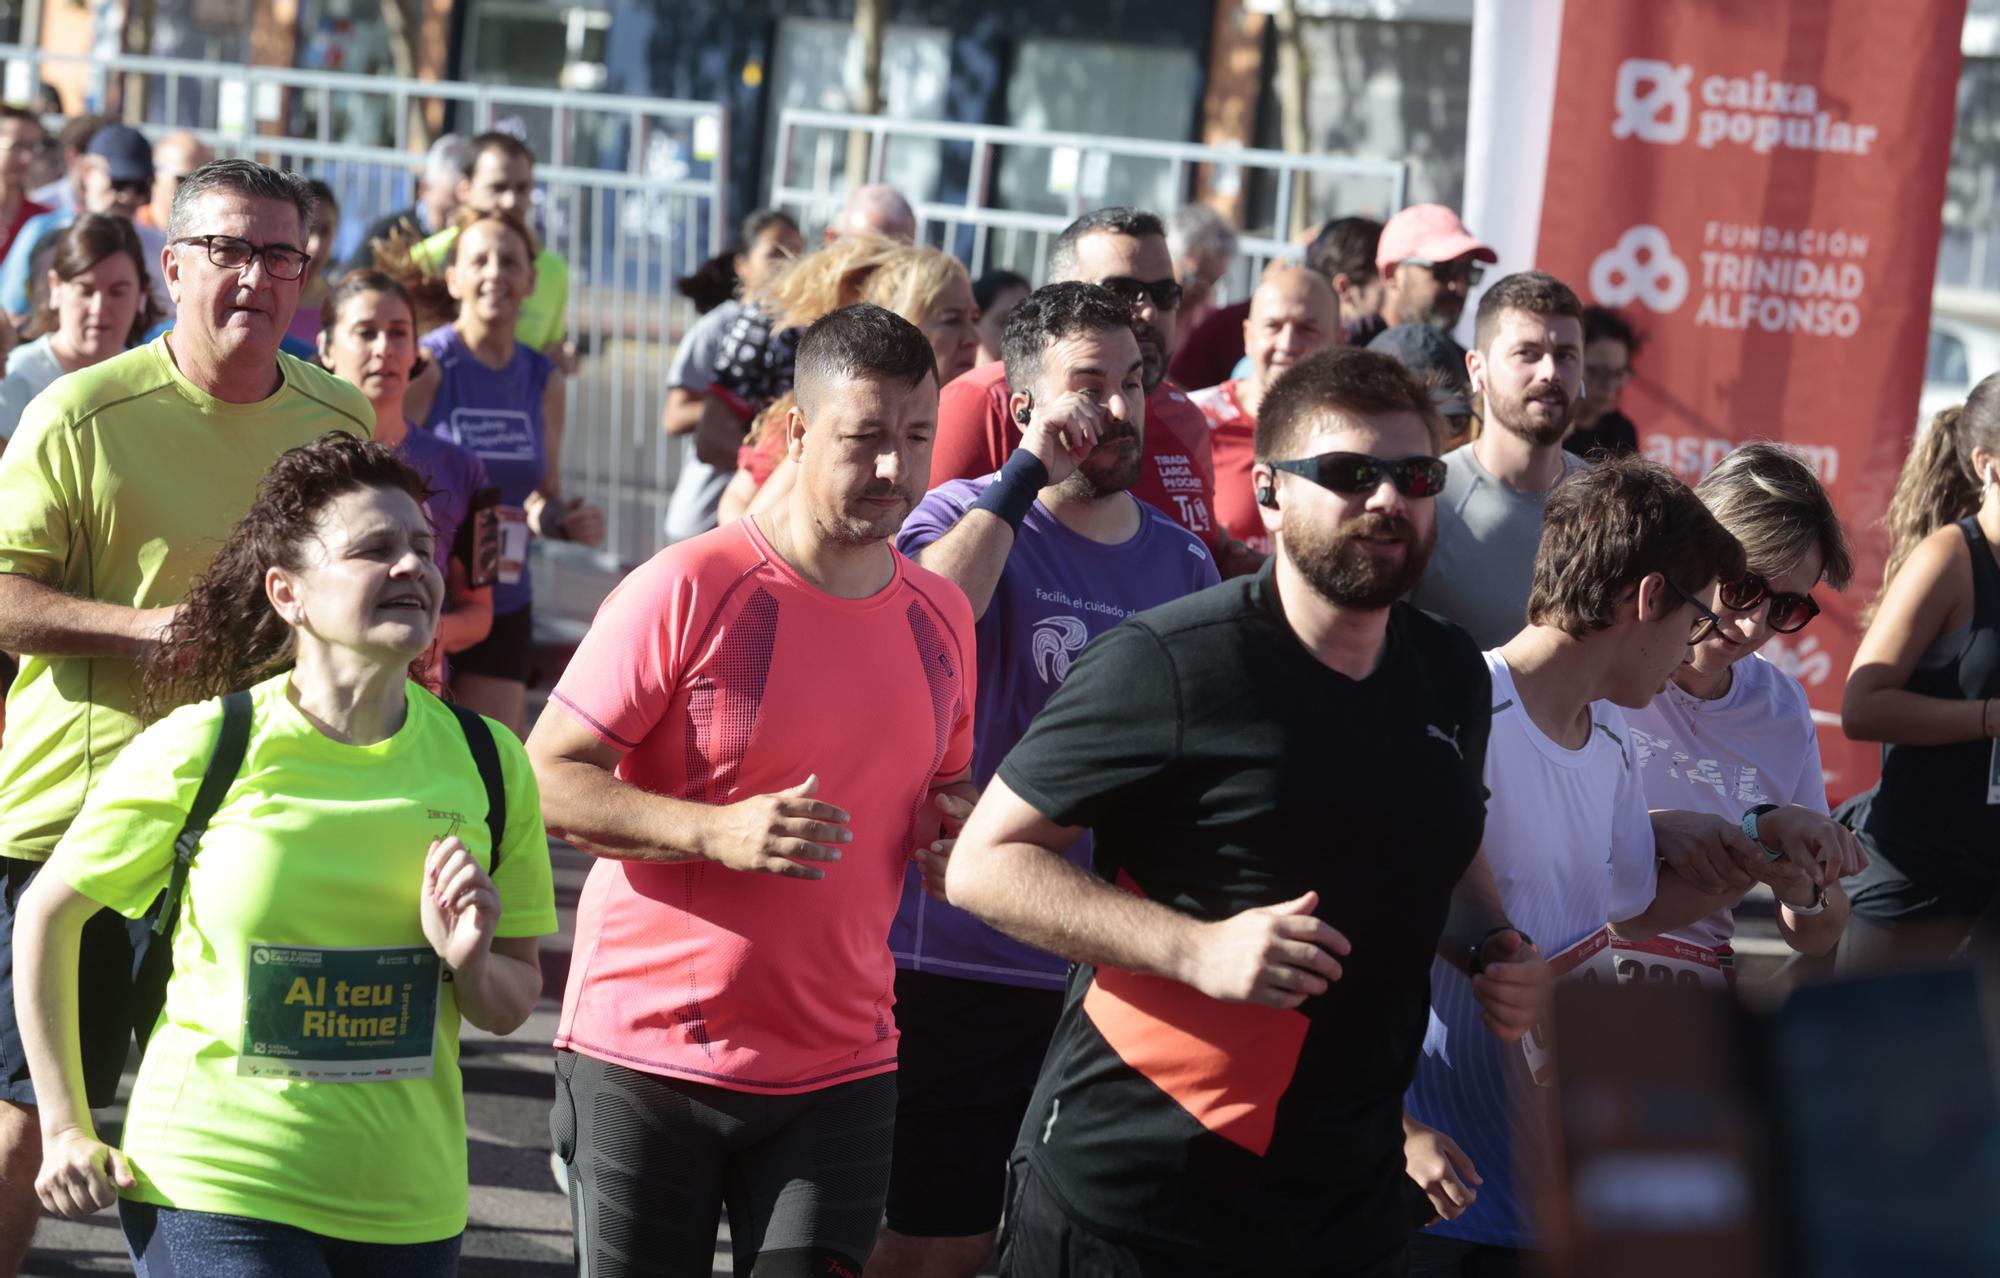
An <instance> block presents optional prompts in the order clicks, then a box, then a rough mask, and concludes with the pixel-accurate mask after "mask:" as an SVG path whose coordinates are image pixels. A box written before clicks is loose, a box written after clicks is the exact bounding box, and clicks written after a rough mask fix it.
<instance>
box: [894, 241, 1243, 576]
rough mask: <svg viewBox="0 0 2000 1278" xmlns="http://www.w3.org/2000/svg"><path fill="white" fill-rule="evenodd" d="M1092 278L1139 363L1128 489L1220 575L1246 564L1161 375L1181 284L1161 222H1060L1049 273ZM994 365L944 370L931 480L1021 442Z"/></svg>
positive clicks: (966, 474)
mask: <svg viewBox="0 0 2000 1278" xmlns="http://www.w3.org/2000/svg"><path fill="white" fill-rule="evenodd" d="M1066 280H1078V281H1081V282H1083V283H1085V284H1097V285H1100V286H1102V287H1104V288H1106V289H1108V290H1110V292H1111V293H1112V295H1113V296H1115V297H1117V298H1118V299H1119V300H1120V301H1122V302H1124V303H1125V305H1126V307H1127V308H1128V309H1129V311H1130V313H1131V317H1132V331H1133V333H1134V334H1135V335H1136V336H1137V337H1138V339H1139V354H1140V356H1141V358H1142V359H1143V360H1144V361H1145V367H1144V377H1145V384H1146V425H1147V430H1146V443H1145V447H1146V455H1145V464H1144V466H1143V467H1142V468H1141V470H1140V472H1139V480H1138V482H1137V483H1136V484H1134V485H1133V488H1132V495H1133V496H1134V497H1137V498H1138V499H1139V500H1141V501H1143V502H1145V503H1146V504H1147V505H1149V506H1152V507H1154V508H1156V509H1158V510H1160V511H1163V512H1165V514H1166V515H1167V517H1168V518H1169V519H1172V520H1173V521H1174V522H1175V523H1178V524H1179V525H1181V526H1182V527H1183V528H1186V529H1187V530H1188V531H1189V532H1191V533H1193V534H1194V535H1195V536H1197V537H1199V538H1201V540H1202V544H1203V545H1205V546H1207V547H1208V548H1209V551H1210V553H1212V554H1213V555H1214V556H1215V561H1216V566H1217V567H1218V568H1219V569H1220V570H1221V572H1222V575H1223V576H1225V577H1228V576H1233V575H1235V574H1237V573H1241V572H1247V571H1250V570H1252V569H1254V568H1255V567H1256V565H1257V563H1258V562H1259V559H1260V556H1258V555H1257V554H1255V553H1254V552H1252V551H1251V550H1250V549H1249V547H1247V546H1245V545H1243V544H1242V543H1241V542H1239V541H1237V540H1235V539H1234V538H1232V537H1230V536H1229V534H1228V533H1227V532H1225V531H1223V530H1222V529H1221V527H1220V526H1219V525H1218V524H1217V523H1216V519H1215V461H1214V456H1213V453H1212V451H1211V449H1210V446H1209V440H1208V422H1207V419H1205V418H1204V417H1203V416H1202V415H1201V410H1200V409H1198V408H1196V407H1195V406H1194V404H1193V402H1192V401H1190V400H1189V399H1188V397H1187V395H1186V393H1185V392H1183V391H1182V390H1181V388H1180V387H1178V386H1176V385H1174V384H1173V383H1172V382H1171V381H1169V380H1168V378H1167V361H1168V360H1169V359H1171V358H1172V356H1173V353H1174V334H1175V331H1176V321H1177V320H1178V318H1179V314H1180V305H1181V286H1180V284H1179V283H1178V282H1176V281H1175V279H1174V262H1173V256H1172V255H1171V254H1170V253H1168V251H1167V228H1166V227H1165V226H1164V225H1163V224H1162V223H1161V222H1160V219H1159V218H1158V217H1156V216H1155V215H1153V214H1151V213H1148V212H1146V211H1145V210H1143V209H1135V208H1127V207H1124V206H1122V205H1114V206H1112V207H1109V208H1102V209H1095V210H1092V211H1091V212H1089V213H1086V214H1084V215H1083V216H1082V217H1080V218H1078V219H1077V220H1076V221H1074V222H1072V223H1070V224H1069V225H1068V226H1067V227H1065V228H1063V231H1062V233H1061V234H1060V235H1058V236H1057V237H1056V240H1055V243H1054V244H1053V245H1051V246H1050V248H1049V281H1050V282H1051V283H1060V282H1063V281H1066ZM1009 394H1010V392H1009V390H1008V387H1007V377H1006V367H1005V365H1004V364H987V365H984V366H983V367H980V368H975V369H973V370H972V371H971V372H969V373H966V374H965V375H963V376H961V377H957V378H954V379H953V380H952V382H951V384H950V385H948V386H946V387H945V388H944V393H943V395H942V396H940V398H939V401H938V434H937V447H936V448H935V449H934V450H933V451H932V453H931V487H933V488H935V487H937V486H938V485H939V484H942V483H944V482H946V481H947V480H952V479H977V478H979V477H980V476H982V475H990V474H992V473H993V472H994V471H997V470H999V469H1000V467H1001V465H1002V464H1004V463H1005V462H1006V460H1007V458H1008V457H1010V456H1012V455H1013V452H1014V450H1015V449H1016V448H1018V447H1019V446H1020V443H1021V426H1020V423H1019V422H1017V421H1015V420H1014V416H1013V413H1012V412H1011V411H1010V410H1009V408H1008V398H1009Z"/></svg>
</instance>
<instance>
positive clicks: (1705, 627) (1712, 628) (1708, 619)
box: [1660, 577, 1722, 644]
mask: <svg viewBox="0 0 2000 1278" xmlns="http://www.w3.org/2000/svg"><path fill="white" fill-rule="evenodd" d="M1660 580H1662V581H1664V582H1666V583H1667V585H1668V587H1669V588H1670V589H1672V590H1673V592H1674V593H1675V594H1677V595H1679V596H1680V597H1681V602H1682V603H1690V604H1693V605H1694V610H1695V611H1696V612H1697V613H1699V614H1701V615H1700V616H1697V617H1696V618H1695V619H1694V625H1693V626H1691V627H1689V629H1688V642H1689V643H1691V644H1693V643H1700V642H1701V641H1702V640H1704V639H1706V638H1708V637H1709V636H1710V635H1712V634H1714V633H1715V632H1716V631H1717V630H1719V629H1721V628H1722V618H1720V617H1718V616H1716V615H1715V610H1714V609H1712V608H1710V607H1709V606H1708V605H1707V604H1705V603H1703V602H1702V601H1701V600H1699V599H1697V598H1695V597H1694V596H1693V595H1691V594H1689V593H1688V592H1687V591H1685V590H1682V589H1681V588H1680V585H1679V584H1678V583H1677V582H1675V581H1674V579H1673V578H1672V577H1662V578H1661V579H1660Z"/></svg>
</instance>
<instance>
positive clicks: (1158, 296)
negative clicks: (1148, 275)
mask: <svg viewBox="0 0 2000 1278" xmlns="http://www.w3.org/2000/svg"><path fill="white" fill-rule="evenodd" d="M1097 284H1098V287H1099V288H1103V289H1107V290H1109V291H1110V293H1111V295H1112V296H1113V297H1116V298H1117V299H1118V300H1119V301H1121V302H1123V303H1125V305H1127V306H1137V305H1138V304H1139V299H1140V298H1142V297H1145V296H1147V295H1149V294H1150V295H1151V296H1152V299H1153V309H1154V310H1156V311H1171V310H1174V309H1175V308H1176V307H1178V306H1179V305H1180V304H1181V292H1182V290H1181V286H1180V285H1179V284H1178V283H1177V282H1175V281H1174V280H1173V279H1172V278H1171V277H1169V278H1167V279H1164V280H1135V279H1133V278H1132V277H1131V276H1129V275H1113V276H1112V277H1111V278H1109V279H1103V280H1099V281H1097Z"/></svg>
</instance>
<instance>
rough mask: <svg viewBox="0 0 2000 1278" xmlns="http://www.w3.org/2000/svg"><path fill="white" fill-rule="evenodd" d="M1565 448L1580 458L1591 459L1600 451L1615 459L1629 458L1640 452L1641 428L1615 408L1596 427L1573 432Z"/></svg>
mask: <svg viewBox="0 0 2000 1278" xmlns="http://www.w3.org/2000/svg"><path fill="white" fill-rule="evenodd" d="M1563 447H1564V448H1567V449H1568V450H1569V451H1570V452H1573V453H1575V454H1576V455H1577V456H1578V457H1591V456H1594V455H1595V454H1597V453H1598V452H1600V451H1602V452H1605V453H1608V454H1610V455H1611V456H1613V457H1629V456H1631V455H1632V454H1633V453H1636V452H1638V451H1639V428H1638V427H1637V426H1634V425H1633V424H1632V419H1631V418H1629V417H1627V416H1626V415H1625V414H1623V413H1621V412H1619V411H1618V410H1617V409H1615V408H1614V409H1612V410H1611V411H1610V412H1608V413H1606V414H1605V415H1604V416H1602V417H1600V418H1598V419H1597V424H1596V425H1594V426H1591V427H1589V428H1588V429H1578V430H1573V431H1571V432H1570V433H1569V438H1567V439H1565V440H1563Z"/></svg>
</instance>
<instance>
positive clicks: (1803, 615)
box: [1722, 572, 1819, 635]
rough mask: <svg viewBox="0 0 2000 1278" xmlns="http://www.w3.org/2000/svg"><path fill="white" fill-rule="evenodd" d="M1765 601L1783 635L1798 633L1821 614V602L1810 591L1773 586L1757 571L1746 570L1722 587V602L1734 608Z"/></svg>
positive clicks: (1747, 607) (1774, 626)
mask: <svg viewBox="0 0 2000 1278" xmlns="http://www.w3.org/2000/svg"><path fill="white" fill-rule="evenodd" d="M1766 602H1768V603H1769V604H1770V605H1771V608H1770V612H1769V613H1768V614H1767V615H1768V617H1769V620H1770V623H1771V629H1772V630H1775V631H1776V632H1778V633H1779V634H1781V635H1790V634H1797V633H1798V632H1799V631H1801V630H1804V629H1805V628H1806V624H1807V623H1808V622H1810V621H1811V620H1812V619H1813V618H1814V617H1817V616H1819V604H1817V603H1815V602H1814V601H1813V597H1812V596H1811V595H1797V594H1793V593H1792V592H1791V591H1789V590H1773V589H1771V583H1770V582H1768V581H1766V580H1764V579H1763V578H1762V577H1760V576H1758V575H1757V574H1756V573H1754V572H1749V573H1745V574H1743V576H1741V577H1739V578H1738V579H1737V580H1735V581H1732V582H1729V583H1728V584H1726V585H1724V586H1723V587H1722V606H1723V607H1725V608H1727V609H1729V610H1730V611H1731V612H1749V611H1751V610H1752V609H1754V608H1756V607H1757V606H1758V605H1759V604H1763V603H1766Z"/></svg>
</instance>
